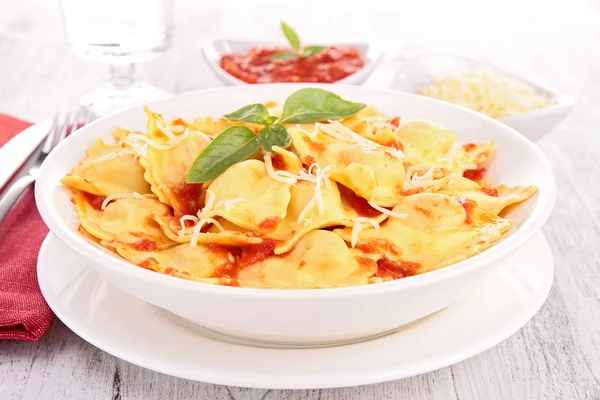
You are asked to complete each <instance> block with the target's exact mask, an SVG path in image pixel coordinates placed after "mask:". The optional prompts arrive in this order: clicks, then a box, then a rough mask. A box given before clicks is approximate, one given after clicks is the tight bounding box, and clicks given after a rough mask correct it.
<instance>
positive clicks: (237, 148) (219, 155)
mask: <svg viewBox="0 0 600 400" xmlns="http://www.w3.org/2000/svg"><path fill="white" fill-rule="evenodd" d="M259 148H260V139H259V137H258V135H257V134H255V133H254V132H252V130H251V129H250V128H247V127H245V126H232V127H231V128H228V129H225V130H224V131H223V132H221V133H220V134H219V135H218V136H217V137H216V138H215V139H214V140H213V141H212V142H210V144H209V145H208V146H206V148H205V149H204V150H202V153H200V155H199V156H198V158H196V161H194V164H192V167H191V168H190V170H189V171H188V175H187V179H186V181H187V183H202V182H207V181H210V180H211V179H214V178H216V177H217V176H219V175H221V174H222V173H223V172H225V171H226V170H227V168H229V167H231V166H232V165H234V164H236V163H238V162H240V161H244V160H245V159H247V158H248V157H250V156H252V155H253V154H254V153H256V152H257V151H258V149H259Z"/></svg>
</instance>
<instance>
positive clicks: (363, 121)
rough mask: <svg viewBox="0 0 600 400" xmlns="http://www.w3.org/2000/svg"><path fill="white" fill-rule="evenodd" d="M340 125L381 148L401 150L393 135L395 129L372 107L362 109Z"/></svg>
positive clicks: (388, 120)
mask: <svg viewBox="0 0 600 400" xmlns="http://www.w3.org/2000/svg"><path fill="white" fill-rule="evenodd" d="M341 123H342V124H343V125H344V126H346V127H348V128H350V129H352V130H353V131H354V132H356V133H358V134H359V135H360V136H362V137H364V138H366V139H369V140H372V141H373V142H375V143H378V144H380V145H382V146H394V147H396V148H398V149H402V144H401V143H400V141H398V140H397V139H396V135H395V134H394V131H395V130H396V128H397V127H396V126H395V125H393V124H392V123H390V117H389V116H388V115H385V114H382V113H380V112H379V111H378V110H377V109H375V108H374V107H366V108H363V109H362V110H361V111H359V112H358V114H356V115H354V116H352V117H349V118H346V119H344V120H342V121H341Z"/></svg>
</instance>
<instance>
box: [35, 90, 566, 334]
mask: <svg viewBox="0 0 600 400" xmlns="http://www.w3.org/2000/svg"><path fill="white" fill-rule="evenodd" d="M303 87H324V88H327V89H330V90H334V91H335V92H336V93H338V94H339V95H341V96H342V97H344V98H346V99H350V100H354V101H360V102H364V103H367V104H370V105H373V106H375V107H377V108H378V109H380V110H381V111H383V112H385V113H388V114H390V115H398V114H400V115H401V118H402V120H404V121H406V120H410V119H427V120H430V121H433V122H436V123H438V124H441V125H443V126H446V127H448V128H450V129H452V130H454V131H455V132H456V133H457V134H458V135H459V136H460V137H461V139H462V140H463V141H465V142H483V141H486V140H495V141H496V144H497V154H496V156H495V159H494V162H493V164H492V165H491V166H490V168H489V177H490V179H491V180H492V181H495V182H503V183H507V184H511V185H528V184H535V185H537V186H538V188H539V193H538V194H537V195H536V196H534V197H533V198H532V199H530V200H528V201H527V202H526V203H525V204H521V205H520V206H519V207H516V208H515V209H514V210H513V211H512V212H511V213H509V214H508V216H509V217H510V218H513V220H514V225H515V229H514V231H513V232H512V234H511V235H509V236H508V237H506V238H505V239H504V240H502V241H501V242H499V243H497V244H496V245H495V246H493V247H492V248H490V249H488V250H486V251H484V252H483V253H481V254H478V255H476V256H474V257H472V258H469V259H468V260H465V261H462V262H460V263H457V264H455V265H452V266H449V267H447V268H443V269H440V270H437V271H433V272H428V273H425V274H422V275H417V276H413V277H409V278H404V279H400V280H396V281H392V282H386V283H380V284H373V285H367V286H359V287H347V288H333V289H316V290H276V289H250V288H239V287H227V286H217V285H210V284H204V283H199V282H192V281H187V280H184V279H178V278H174V277H171V276H167V275H161V274H158V273H156V272H152V271H149V270H146V269H144V268H141V267H138V266H136V265H133V264H130V263H128V262H127V261H125V260H123V259H122V258H120V257H118V256H117V255H115V254H113V253H111V252H110V251H108V250H106V249H104V248H102V247H101V246H99V245H97V244H95V243H93V242H91V241H89V240H88V239H86V238H84V237H83V236H81V235H80V234H79V233H78V232H77V226H78V223H77V217H76V213H75V211H74V208H73V205H72V204H71V202H70V200H69V199H70V196H71V194H70V191H69V190H68V189H66V188H64V187H63V186H61V184H60V179H61V178H62V177H63V176H64V175H65V174H66V173H67V172H68V171H69V170H70V169H71V168H72V167H73V166H74V165H76V164H77V163H78V161H79V160H80V159H81V157H83V156H84V151H85V149H86V148H87V147H89V146H91V145H92V144H93V143H94V142H95V140H96V138H97V137H101V138H103V139H105V140H107V141H112V138H111V132H112V130H113V129H114V128H115V127H127V128H129V129H145V126H146V115H145V114H144V112H143V110H142V108H141V107H137V108H132V109H129V110H126V111H122V112H119V113H116V114H113V115H110V116H107V117H104V118H101V119H99V120H96V121H94V122H92V123H91V124H89V125H87V126H85V127H83V128H82V129H81V130H79V131H78V132H77V134H76V135H73V136H71V137H69V138H67V139H66V140H65V141H64V142H62V143H61V144H60V145H59V146H58V147H57V148H56V149H55V150H54V151H53V152H52V153H51V154H50V155H49V156H48V158H47V159H46V161H45V162H44V165H43V166H42V170H41V173H40V177H39V179H38V181H37V184H36V188H35V195H36V202H37V205H38V208H39V210H40V214H41V215H42V218H43V219H44V221H45V222H46V224H47V225H48V227H49V228H50V229H51V230H52V232H53V233H54V234H55V235H56V236H57V237H58V238H59V239H60V240H61V241H63V242H64V243H65V244H66V245H67V246H69V247H70V248H71V249H73V250H74V251H75V252H77V253H78V254H80V255H81V256H83V257H84V258H85V260H87V263H88V265H89V266H91V267H93V268H95V269H96V270H97V271H98V272H99V273H100V274H102V275H104V276H105V277H106V278H108V279H109V280H110V281H111V282H112V283H114V284H115V285H116V286H117V287H119V288H121V289H122V290H124V291H125V292H128V293H130V294H131V295H133V296H136V297H138V298H140V299H142V300H144V301H146V302H148V303H150V304H153V305H155V306H158V307H161V308H163V309H165V310H168V311H170V312H172V313H175V314H177V315H179V316H181V317H183V318H186V319H188V320H190V321H193V322H194V323H197V324H199V325H202V326H204V327H206V328H209V329H212V330H215V331H218V332H221V333H224V334H228V335H231V336H237V337H243V338H246V339H248V340H256V341H263V342H270V343H285V344H296V345H321V344H330V343H341V342H347V341H353V340H358V339H361V338H367V337H373V336H377V335H381V334H383V333H385V332H388V331H391V330H394V329H396V328H398V327H400V326H402V325H404V324H407V323H409V322H412V321H415V320H417V319H419V318H421V317H424V316H426V315H428V314H431V313H433V312H435V311H438V310H440V309H442V308H444V307H446V306H448V305H450V304H451V303H453V302H454V301H456V300H458V299H460V298H461V297H462V296H464V295H465V294H466V293H468V292H470V291H471V290H472V289H473V288H474V287H475V285H477V282H479V280H480V279H481V278H482V277H483V276H484V275H485V274H486V273H487V272H489V271H490V270H491V269H492V268H494V267H496V266H497V265H499V264H500V263H501V262H502V261H503V260H504V259H506V258H507V257H509V256H510V255H511V254H514V252H515V251H516V250H517V249H518V248H519V247H521V246H522V245H523V244H525V243H526V242H527V241H528V240H529V239H530V238H531V237H532V236H533V235H534V234H535V233H536V232H537V231H539V229H540V228H541V227H542V225H543V224H544V222H545V221H546V219H547V218H548V216H549V215H550V212H551V210H552V207H553V205H554V200H555V197H556V184H555V179H554V174H553V172H552V168H551V167H550V164H549V163H548V161H547V160H546V158H545V157H544V155H543V154H542V153H541V151H540V150H539V149H538V148H537V147H536V146H535V145H533V144H532V143H531V142H530V141H528V140H527V139H525V138H524V137H523V136H522V135H520V134H518V133H517V132H516V131H514V130H513V129H511V128H509V127H507V126H506V125H504V124H502V123H500V122H498V121H496V120H494V119H492V118H488V117H486V116H484V115H482V114H479V113H476V112H473V111H470V110H467V109H464V108H461V107H457V106H454V105H451V104H448V103H445V102H441V101H438V100H433V99H429V98H427V97H423V96H416V95H411V94H406V93H399V92H393V91H381V90H374V89H367V88H364V87H359V86H343V85H335V86H331V85H306V84H269V85H246V86H237V87H229V88H218V89H211V90H205V91H199V92H193V93H188V94H183V95H179V96H175V97H172V98H170V99H166V100H162V101H158V102H155V103H153V104H151V107H152V108H153V109H155V110H156V111H158V112H161V113H164V114H165V115H167V116H171V117H175V116H183V117H186V116H187V117H190V116H197V115H198V114H199V113H201V114H203V115H214V116H220V115H223V114H224V113H228V112H230V111H232V110H236V109H237V108H239V107H241V106H243V105H247V104H250V103H253V102H265V101H277V102H280V103H281V102H283V101H284V99H285V98H286V97H287V96H288V95H290V94H291V93H292V92H294V91H295V90H298V89H300V88H303ZM524 267H526V266H524ZM131 318H135V315H132V316H131Z"/></svg>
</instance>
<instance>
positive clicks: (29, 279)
mask: <svg viewBox="0 0 600 400" xmlns="http://www.w3.org/2000/svg"><path fill="white" fill-rule="evenodd" d="M29 125H31V124H30V123H28V122H25V121H21V120H20V119H17V118H14V117H11V116H8V115H4V114H0V147H1V146H3V145H4V144H5V143H6V142H8V141H9V140H10V139H11V138H12V137H13V136H15V135H16V134H18V133H19V132H21V131H22V130H23V129H25V128H27V127H28V126H29ZM47 233H48V228H46V225H44V222H43V221H42V218H41V217H40V214H39V213H38V211H37V207H36V205H35V199H34V197H33V187H32V188H31V189H29V190H28V191H27V193H25V195H24V196H23V198H22V199H21V200H20V201H19V203H17V204H16V205H15V207H14V208H13V209H12V211H11V212H10V214H8V216H7V217H6V219H5V220H4V222H3V223H2V224H0V339H18V340H29V341H33V342H36V341H38V340H40V339H41V338H42V336H44V334H45V333H46V331H48V328H50V324H51V323H52V320H53V319H54V314H53V313H52V310H50V307H48V304H46V301H45V300H44V298H43V297H42V292H41V291H40V287H39V285H38V280H37V274H36V265H37V257H38V252H39V250H40V246H41V245H42V241H43V240H44V238H45V237H46V234H47Z"/></svg>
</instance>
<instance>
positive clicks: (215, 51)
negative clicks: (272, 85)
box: [202, 38, 383, 85]
mask: <svg viewBox="0 0 600 400" xmlns="http://www.w3.org/2000/svg"><path fill="white" fill-rule="evenodd" d="M330 44H331V45H335V46H341V47H348V46H352V47H354V48H356V49H357V50H358V51H360V53H361V54H362V55H363V56H364V57H365V61H366V64H365V66H364V67H363V68H361V69H360V70H358V71H356V72H355V73H353V74H352V75H348V76H347V77H345V78H344V79H340V80H339V81H337V82H335V83H343V84H347V85H360V84H361V83H363V82H364V81H365V79H367V78H368V77H369V75H371V74H372V73H373V71H374V70H375V67H376V66H377V64H378V63H379V61H380V60H381V57H382V55H383V53H382V51H381V50H379V49H377V48H376V47H374V46H372V45H370V44H368V43H330ZM285 45H286V44H285V43H283V42H280V41H279V42H278V41H268V40H246V39H225V38H217V39H208V40H206V41H205V42H204V45H203V46H202V49H203V52H204V57H205V58H206V62H207V63H208V65H210V67H211V69H212V70H213V72H214V73H215V74H216V75H217V76H218V77H219V78H220V79H221V81H223V83H225V84H226V85H248V84H249V83H247V82H244V81H242V80H240V79H238V78H236V77H235V76H233V75H231V74H230V73H229V72H227V71H225V70H224V69H223V68H221V57H223V56H224V55H225V54H230V53H237V52H240V51H245V50H250V49H251V48H252V47H255V46H285Z"/></svg>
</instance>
